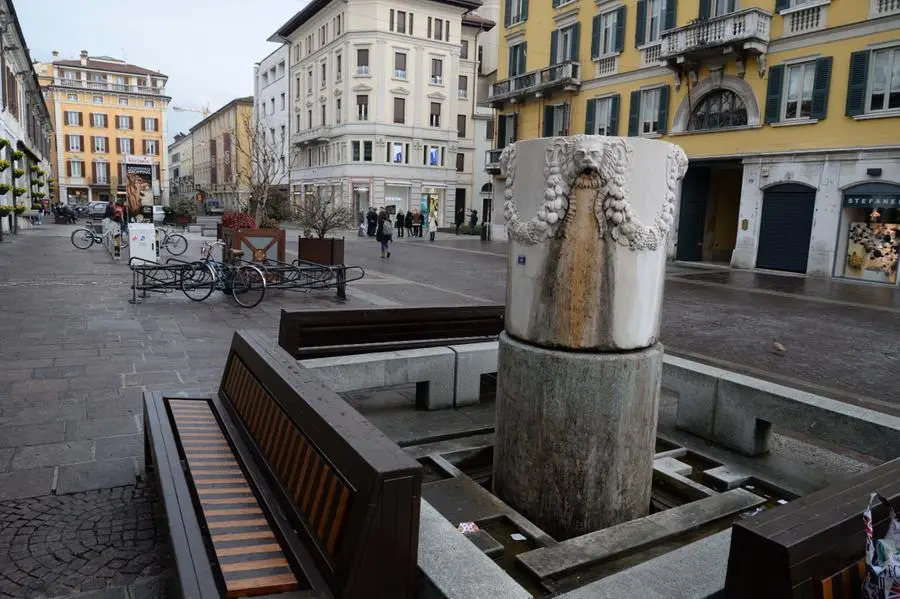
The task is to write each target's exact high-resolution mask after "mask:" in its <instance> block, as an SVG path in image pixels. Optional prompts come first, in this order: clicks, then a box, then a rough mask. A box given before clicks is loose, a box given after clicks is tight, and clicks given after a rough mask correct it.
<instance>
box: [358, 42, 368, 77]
mask: <svg viewBox="0 0 900 599" xmlns="http://www.w3.org/2000/svg"><path fill="white" fill-rule="evenodd" d="M356 74H357V75H368V74H369V49H368V48H360V49H358V50H357V51H356Z"/></svg>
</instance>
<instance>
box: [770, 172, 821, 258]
mask: <svg viewBox="0 0 900 599" xmlns="http://www.w3.org/2000/svg"><path fill="white" fill-rule="evenodd" d="M815 208H816V190H815V189H813V188H812V187H807V186H806V185H799V184H797V183H785V184H782V185H775V186H773V187H770V188H768V189H766V190H765V191H764V192H763V206H762V217H761V218H760V223H759V244H758V246H757V251H756V267H757V268H768V269H772V270H784V271H787V272H798V273H806V263H807V261H808V260H809V243H810V239H811V237H812V225H813V214H814V213H815Z"/></svg>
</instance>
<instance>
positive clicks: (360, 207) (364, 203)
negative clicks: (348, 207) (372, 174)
mask: <svg viewBox="0 0 900 599" xmlns="http://www.w3.org/2000/svg"><path fill="white" fill-rule="evenodd" d="M350 189H351V191H352V196H353V206H354V208H356V212H357V214H358V213H360V212H362V213H363V214H365V213H366V212H368V211H369V206H372V205H373V204H372V192H371V189H372V186H371V185H370V184H369V182H368V181H367V182H365V183H360V182H356V181H354V182H352V183H351V184H350Z"/></svg>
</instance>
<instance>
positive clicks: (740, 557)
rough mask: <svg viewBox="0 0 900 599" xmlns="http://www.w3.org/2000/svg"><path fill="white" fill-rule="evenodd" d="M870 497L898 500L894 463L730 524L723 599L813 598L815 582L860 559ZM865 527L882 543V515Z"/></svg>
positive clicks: (899, 473)
mask: <svg viewBox="0 0 900 599" xmlns="http://www.w3.org/2000/svg"><path fill="white" fill-rule="evenodd" d="M873 492H878V493H881V494H882V495H884V496H885V497H886V498H887V499H888V500H889V501H891V502H895V501H897V499H898V498H900V459H896V460H892V461H890V462H886V463H884V464H881V465H880V466H876V467H875V468H873V469H871V470H869V471H868V472H865V473H863V474H860V475H858V476H855V477H852V478H850V479H848V480H846V481H843V482H841V483H838V484H836V485H832V486H830V487H826V488H824V489H821V490H819V491H816V492H814V493H810V494H809V495H805V496H803V497H800V498H799V499H796V500H794V501H792V502H790V503H788V504H786V505H782V506H779V507H776V508H774V509H772V510H769V511H765V512H763V513H761V514H759V515H758V516H754V517H753V518H749V519H747V520H743V521H740V522H736V523H735V524H734V525H733V527H732V531H731V551H730V553H729V555H728V571H727V575H726V577H725V597H726V599H751V598H753V599H756V598H759V597H766V598H771V599H780V598H787V597H804V598H805V597H813V592H814V589H815V587H816V585H818V584H819V582H820V581H822V580H824V579H827V578H829V577H831V576H832V575H833V574H834V573H835V572H840V571H842V570H844V569H846V568H847V567H848V566H851V565H853V564H855V563H856V562H858V560H860V559H861V558H863V557H865V547H866V544H865V543H866V536H865V529H864V527H863V519H862V513H863V510H865V508H866V506H867V505H868V504H869V497H870V495H871V494H872V493H873ZM895 505H896V504H895ZM872 520H873V524H874V525H875V530H876V533H877V534H880V535H883V534H884V532H885V530H886V527H887V523H888V512H887V508H885V507H884V506H882V505H880V504H879V505H877V506H876V507H874V508H873V510H872Z"/></svg>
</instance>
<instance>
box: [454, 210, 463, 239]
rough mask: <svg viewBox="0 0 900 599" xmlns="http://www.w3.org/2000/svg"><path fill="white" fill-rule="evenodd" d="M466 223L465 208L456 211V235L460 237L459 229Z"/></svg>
mask: <svg viewBox="0 0 900 599" xmlns="http://www.w3.org/2000/svg"><path fill="white" fill-rule="evenodd" d="M465 223H466V211H465V209H464V208H460V209H459V210H457V211H456V222H455V224H456V234H457V235H459V228H460V227H461V226H463V225H464V224H465Z"/></svg>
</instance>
